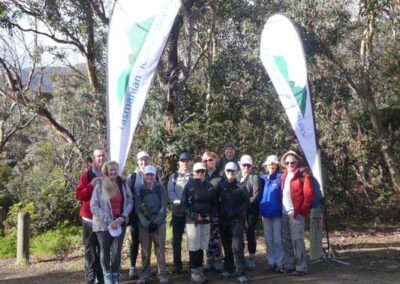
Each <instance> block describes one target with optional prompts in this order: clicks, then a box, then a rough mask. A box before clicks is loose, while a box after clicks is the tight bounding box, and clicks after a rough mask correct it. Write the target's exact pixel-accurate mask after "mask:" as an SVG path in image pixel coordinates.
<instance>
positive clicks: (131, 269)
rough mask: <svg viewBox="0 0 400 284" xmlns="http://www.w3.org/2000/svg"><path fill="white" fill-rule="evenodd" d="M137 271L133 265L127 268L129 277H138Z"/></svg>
mask: <svg viewBox="0 0 400 284" xmlns="http://www.w3.org/2000/svg"><path fill="white" fill-rule="evenodd" d="M138 278H139V273H138V272H137V271H136V268H135V267H131V268H130V269H129V279H138Z"/></svg>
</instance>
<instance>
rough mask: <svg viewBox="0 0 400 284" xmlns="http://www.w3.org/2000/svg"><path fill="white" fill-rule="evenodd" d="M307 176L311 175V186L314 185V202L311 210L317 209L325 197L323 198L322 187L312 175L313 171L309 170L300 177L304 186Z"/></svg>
mask: <svg viewBox="0 0 400 284" xmlns="http://www.w3.org/2000/svg"><path fill="white" fill-rule="evenodd" d="M306 175H309V176H310V178H311V184H312V188H313V202H312V203H311V208H315V207H318V206H319V205H320V204H321V202H322V200H323V198H324V197H323V196H322V192H321V186H320V184H319V182H318V180H317V179H316V178H315V177H314V175H313V174H312V172H311V170H307V171H305V170H303V171H302V175H301V176H300V182H301V184H302V185H303V184H304V179H305V177H306Z"/></svg>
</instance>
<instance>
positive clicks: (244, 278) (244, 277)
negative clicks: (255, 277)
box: [237, 275, 249, 284]
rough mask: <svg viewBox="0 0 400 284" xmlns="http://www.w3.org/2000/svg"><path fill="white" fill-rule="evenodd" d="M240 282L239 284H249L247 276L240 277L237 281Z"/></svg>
mask: <svg viewBox="0 0 400 284" xmlns="http://www.w3.org/2000/svg"><path fill="white" fill-rule="evenodd" d="M237 280H238V281H239V283H240V284H247V283H248V282H249V281H248V280H247V277H246V276H244V275H243V276H240V277H238V279H237Z"/></svg>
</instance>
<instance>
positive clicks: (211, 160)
mask: <svg viewBox="0 0 400 284" xmlns="http://www.w3.org/2000/svg"><path fill="white" fill-rule="evenodd" d="M213 161H214V159H213V158H210V159H208V160H203V163H207V162H213Z"/></svg>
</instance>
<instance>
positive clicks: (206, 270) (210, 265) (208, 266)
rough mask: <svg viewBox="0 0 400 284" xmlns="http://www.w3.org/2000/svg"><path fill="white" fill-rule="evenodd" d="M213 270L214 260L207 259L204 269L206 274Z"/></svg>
mask: <svg viewBox="0 0 400 284" xmlns="http://www.w3.org/2000/svg"><path fill="white" fill-rule="evenodd" d="M212 268H213V260H212V258H211V257H209V258H207V263H206V266H205V267H204V272H209V271H211V270H212Z"/></svg>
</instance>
